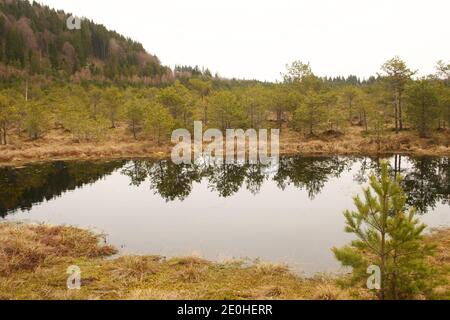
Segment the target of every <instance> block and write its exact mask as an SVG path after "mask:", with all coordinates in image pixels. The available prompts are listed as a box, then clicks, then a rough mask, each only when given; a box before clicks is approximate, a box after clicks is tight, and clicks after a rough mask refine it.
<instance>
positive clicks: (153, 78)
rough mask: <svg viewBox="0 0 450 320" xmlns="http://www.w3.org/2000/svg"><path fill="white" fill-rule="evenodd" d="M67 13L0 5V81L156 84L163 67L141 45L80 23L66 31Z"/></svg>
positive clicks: (19, 3) (18, 3) (20, 3)
mask: <svg viewBox="0 0 450 320" xmlns="http://www.w3.org/2000/svg"><path fill="white" fill-rule="evenodd" d="M69 17H70V14H68V13H65V12H63V11H55V10H52V9H50V8H49V7H47V6H43V5H40V4H38V3H36V2H33V3H30V2H28V1H24V0H0V63H1V66H2V67H1V69H0V77H2V78H10V77H12V76H20V75H21V74H23V73H24V72H25V73H26V74H30V75H35V74H39V75H45V76H58V77H67V78H69V77H71V78H72V79H74V78H75V79H87V80H92V79H95V80H127V81H130V82H146V83H160V82H164V81H168V80H170V79H171V77H172V72H171V70H170V69H169V68H167V67H164V66H162V65H161V63H160V61H159V59H158V58H157V57H156V56H154V55H151V54H149V53H147V52H146V51H145V50H144V48H143V47H142V45H141V44H140V43H138V42H135V41H133V40H131V39H129V38H125V37H124V36H122V35H120V34H118V33H116V32H114V31H109V30H107V29H106V28H105V27H104V26H103V25H99V24H96V23H94V22H92V21H89V20H86V19H83V20H82V23H81V29H74V30H69V28H68V27H67V22H66V21H67V19H68V18H69Z"/></svg>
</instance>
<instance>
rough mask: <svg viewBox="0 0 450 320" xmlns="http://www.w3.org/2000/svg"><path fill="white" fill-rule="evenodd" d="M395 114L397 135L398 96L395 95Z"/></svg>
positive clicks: (396, 131)
mask: <svg viewBox="0 0 450 320" xmlns="http://www.w3.org/2000/svg"><path fill="white" fill-rule="evenodd" d="M394 109H395V110H394V113H395V133H398V95H397V93H396V94H395V105H394Z"/></svg>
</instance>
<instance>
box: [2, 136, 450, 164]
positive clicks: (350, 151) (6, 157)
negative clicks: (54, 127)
mask: <svg viewBox="0 0 450 320" xmlns="http://www.w3.org/2000/svg"><path fill="white" fill-rule="evenodd" d="M170 148H171V146H169V145H165V146H154V145H152V144H149V143H148V142H143V141H142V142H135V143H132V144H130V143H123V144H116V145H113V146H110V145H107V144H95V143H83V144H66V145H46V144H43V145H40V146H34V147H30V148H26V147H25V148H19V149H15V147H14V146H13V147H10V146H0V167H6V166H21V165H26V164H32V163H39V162H50V161H77V160H80V161H81V160H87V161H89V160H90V161H95V160H105V161H108V160H120V159H144V158H150V159H164V158H168V157H170V154H171V149H170ZM394 154H398V155H405V156H413V157H421V156H430V157H449V156H450V147H445V146H431V147H429V148H427V149H422V148H409V149H406V148H402V147H400V148H397V149H391V148H385V149H384V150H381V151H378V150H374V149H373V146H371V145H367V146H366V147H365V148H361V147H357V146H352V145H348V146H347V147H346V148H342V147H341V148H337V147H336V145H334V144H333V143H326V144H323V143H322V144H321V143H320V142H319V143H317V144H316V145H313V146H312V147H311V144H310V143H309V144H305V143H297V144H289V143H280V155H281V156H308V157H323V156H373V157H383V156H391V155H394Z"/></svg>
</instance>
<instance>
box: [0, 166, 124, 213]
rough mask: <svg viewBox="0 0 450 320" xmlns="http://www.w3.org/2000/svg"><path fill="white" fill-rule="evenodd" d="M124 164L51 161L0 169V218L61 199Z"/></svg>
mask: <svg viewBox="0 0 450 320" xmlns="http://www.w3.org/2000/svg"><path fill="white" fill-rule="evenodd" d="M122 165H123V161H114V162H107V163H93V162H62V161H57V162H52V163H46V164H35V165H29V166H26V167H22V168H17V169H16V168H10V167H6V168H0V216H3V217H4V216H6V215H7V214H8V212H10V211H12V210H16V209H24V210H28V209H30V208H31V207H32V206H33V205H34V204H37V203H40V202H42V201H44V200H50V199H52V198H54V197H57V196H60V195H61V194H62V193H63V192H65V191H67V190H74V189H76V188H79V187H81V186H83V185H85V184H91V183H94V182H95V181H97V180H99V179H101V178H103V177H105V176H106V175H108V174H110V173H111V172H113V171H114V170H116V169H117V168H120V167H121V166H122Z"/></svg>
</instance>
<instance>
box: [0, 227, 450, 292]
mask: <svg viewBox="0 0 450 320" xmlns="http://www.w3.org/2000/svg"><path fill="white" fill-rule="evenodd" d="M427 239H428V240H427V241H433V242H437V243H438V244H439V246H438V252H439V253H438V255H437V256H436V258H435V259H436V260H435V263H436V264H437V265H440V266H443V267H444V266H448V265H449V264H450V260H449V259H450V255H449V252H450V232H449V230H441V231H438V232H436V233H433V234H432V235H431V236H430V237H428V238H427ZM114 253H116V250H115V249H114V248H112V247H111V246H108V245H106V244H104V240H103V239H102V238H101V237H98V236H96V235H94V234H93V233H91V232H90V231H86V230H81V229H77V228H73V227H66V226H48V225H31V224H13V223H2V224H0V299H58V300H59V299H83V300H84V299H133V300H139V299H163V300H171V299H201V300H202V299H232V300H235V299H320V300H341V299H373V298H374V296H373V295H372V294H371V293H370V292H367V290H363V289H357V288H352V289H344V288H342V287H340V286H339V285H338V283H339V282H340V281H339V280H340V278H339V277H335V276H331V275H317V276H315V277H314V278H304V277H301V276H298V275H295V274H293V273H292V272H290V270H289V268H288V267H287V266H285V265H279V264H269V263H261V262H257V263H254V264H248V263H243V262H240V261H230V262H224V263H213V262H209V261H206V260H204V259H201V258H197V257H185V258H172V259H165V258H163V257H160V256H122V257H118V258H114V259H105V257H108V256H111V255H112V254H114ZM71 265H76V266H79V267H80V269H81V284H82V285H81V289H80V290H68V289H67V287H66V281H67V277H68V275H67V273H66V271H67V268H68V267H69V266H71ZM446 290H448V288H447V287H443V288H442V292H445V291H446Z"/></svg>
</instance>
